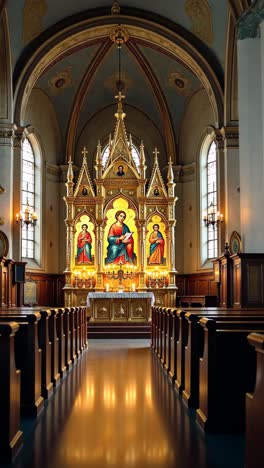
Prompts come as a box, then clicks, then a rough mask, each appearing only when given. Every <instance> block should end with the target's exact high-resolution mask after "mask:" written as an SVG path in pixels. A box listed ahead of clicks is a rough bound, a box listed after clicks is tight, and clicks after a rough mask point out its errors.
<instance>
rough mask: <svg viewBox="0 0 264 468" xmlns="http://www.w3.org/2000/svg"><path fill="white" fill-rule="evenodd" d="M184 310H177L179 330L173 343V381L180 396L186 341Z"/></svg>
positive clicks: (182, 383)
mask: <svg viewBox="0 0 264 468" xmlns="http://www.w3.org/2000/svg"><path fill="white" fill-rule="evenodd" d="M185 314H186V311H185V310H177V312H176V315H177V317H178V320H177V322H176V323H177V326H178V328H179V330H178V333H177V337H178V339H177V341H176V343H175V348H176V350H175V357H176V361H175V367H176V372H175V381H174V385H175V387H176V389H177V390H178V392H179V393H180V394H181V393H182V391H183V390H184V373H185V359H184V348H185V345H186V340H187V322H186V320H184V315H185Z"/></svg>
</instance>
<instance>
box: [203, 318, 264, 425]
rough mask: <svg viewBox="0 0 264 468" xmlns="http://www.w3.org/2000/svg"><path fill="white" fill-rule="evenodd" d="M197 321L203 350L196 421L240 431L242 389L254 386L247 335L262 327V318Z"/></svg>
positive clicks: (253, 371) (251, 352)
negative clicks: (257, 319)
mask: <svg viewBox="0 0 264 468" xmlns="http://www.w3.org/2000/svg"><path fill="white" fill-rule="evenodd" d="M199 323H200V325H201V326H202V327H203V329H204V352H203V357H202V358H201V359H200V382H199V408H198V409H197V410H196V417H197V421H198V423H199V425H200V426H201V427H202V429H203V430H204V431H209V432H224V433H226V432H236V431H243V430H244V427H245V398H246V392H251V391H252V389H253V387H254V377H255V366H256V360H255V353H254V350H253V348H252V347H251V346H250V345H249V343H248V341H247V335H248V334H249V333H251V332H254V331H257V330H259V331H264V320H262V321H259V322H250V321H249V322H246V321H244V322H239V321H236V322H227V321H223V322H217V323H216V322H215V321H214V320H212V319H208V318H201V319H200V321H199Z"/></svg>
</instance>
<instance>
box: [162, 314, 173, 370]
mask: <svg viewBox="0 0 264 468" xmlns="http://www.w3.org/2000/svg"><path fill="white" fill-rule="evenodd" d="M165 314H166V329H165V336H164V340H165V342H164V361H163V366H164V368H165V369H166V371H167V372H169V371H170V362H171V336H172V315H171V309H170V308H166V309H165Z"/></svg>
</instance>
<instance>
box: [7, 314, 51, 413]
mask: <svg viewBox="0 0 264 468" xmlns="http://www.w3.org/2000/svg"><path fill="white" fill-rule="evenodd" d="M0 319H1V322H10V320H12V321H16V322H18V323H19V330H18V331H17V333H16V335H15V361H16V367H17V369H20V370H21V412H22V414H25V415H29V416H37V415H38V414H39V413H40V411H41V410H42V409H43V407H44V399H43V396H42V395H41V393H42V386H41V359H42V352H41V349H40V348H39V341H38V322H39V321H40V319H41V315H40V313H39V312H31V313H29V314H28V313H26V312H25V313H20V312H13V313H12V312H10V313H8V312H3V311H0Z"/></svg>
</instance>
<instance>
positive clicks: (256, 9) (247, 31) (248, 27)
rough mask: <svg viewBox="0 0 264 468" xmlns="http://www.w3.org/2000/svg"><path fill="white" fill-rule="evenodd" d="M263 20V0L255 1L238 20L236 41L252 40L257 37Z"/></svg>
mask: <svg viewBox="0 0 264 468" xmlns="http://www.w3.org/2000/svg"><path fill="white" fill-rule="evenodd" d="M263 19H264V0H255V1H254V3H253V4H252V5H251V7H250V8H249V9H248V10H247V11H246V12H245V13H244V14H243V15H242V16H241V17H240V18H239V19H238V22H237V37H238V39H240V40H243V39H254V38H256V37H259V35H260V33H259V25H260V23H261V21H262V20H263Z"/></svg>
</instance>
